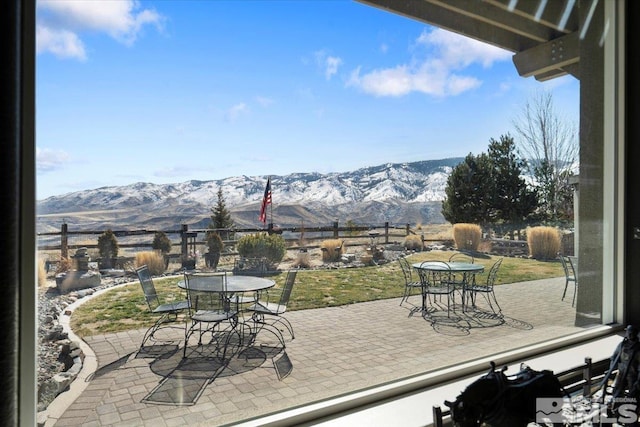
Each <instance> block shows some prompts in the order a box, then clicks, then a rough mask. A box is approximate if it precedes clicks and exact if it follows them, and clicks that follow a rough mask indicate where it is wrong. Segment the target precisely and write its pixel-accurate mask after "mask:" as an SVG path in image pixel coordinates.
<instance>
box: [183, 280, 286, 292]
mask: <svg viewBox="0 0 640 427" xmlns="http://www.w3.org/2000/svg"><path fill="white" fill-rule="evenodd" d="M226 277H227V289H226V292H229V293H240V292H258V291H262V290H265V289H269V288H272V287H274V286H275V284H276V282H275V280H272V279H266V278H264V277H255V276H226ZM178 287H180V288H181V289H187V285H186V283H185V282H184V280H181V281H179V282H178ZM189 289H191V290H192V291H198V292H220V291H221V290H220V289H218V288H217V287H215V286H213V285H210V284H209V283H207V282H206V281H203V280H199V281H197V282H196V283H195V284H193V285H191V286H189Z"/></svg>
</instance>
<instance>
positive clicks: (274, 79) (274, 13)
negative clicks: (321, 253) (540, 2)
mask: <svg viewBox="0 0 640 427" xmlns="http://www.w3.org/2000/svg"><path fill="white" fill-rule="evenodd" d="M36 43H37V58H36V146H37V197H38V199H44V198H46V197H49V196H52V195H59V194H64V193H68V192H72V191H78V190H86V189H90V188H97V187H103V186H111V185H126V184H132V183H135V182H152V183H157V184H162V183H173V182H183V181H188V180H191V179H197V180H212V179H221V178H226V177H230V176H239V175H248V176H254V175H285V174H289V173H294V172H321V173H327V172H342V171H349V170H354V169H358V168H361V167H366V166H374V165H379V164H383V163H388V162H392V163H397V162H411V161H417V160H430V159H441V158H447V157H457V156H465V155H467V154H468V153H470V152H471V153H474V154H478V153H480V152H483V151H486V148H487V145H488V142H489V139H490V138H495V139H497V138H499V136H500V135H502V134H506V133H511V134H512V135H514V131H513V125H512V121H513V119H515V117H516V115H517V114H518V112H519V111H521V109H522V107H523V106H524V104H525V103H526V102H527V101H531V100H532V98H533V97H534V95H535V94H536V93H537V92H539V91H541V90H545V91H551V92H552V93H553V97H554V98H553V99H554V105H555V107H556V109H557V110H558V111H559V112H560V113H561V114H563V115H564V116H566V117H567V118H569V119H571V120H574V121H576V120H577V117H578V100H579V98H578V96H579V95H578V93H579V84H578V81H577V80H576V79H574V78H573V77H562V78H559V79H555V80H552V81H550V82H547V83H544V84H543V83H540V82H537V81H535V80H533V79H532V78H527V79H525V78H522V77H519V76H518V74H517V72H516V69H515V67H514V65H513V63H512V60H511V56H512V54H511V53H510V52H506V51H502V50H499V49H496V48H494V47H491V46H489V45H486V44H482V43H479V42H476V41H473V40H471V39H468V38H465V37H461V36H459V35H456V34H453V33H450V32H447V31H444V30H441V29H437V28H434V27H430V26H428V25H425V24H424V23H421V22H418V21H415V20H411V19H408V18H405V17H402V16H399V15H395V14H391V13H389V12H385V11H382V10H379V9H376V8H373V7H370V6H367V5H363V4H361V3H357V2H355V1H350V0H315V1H313V0H304V1H302V0H300V1H269V0H263V1H204V0H202V1H185V0H180V1H171V0H162V1H137V2H134V1H125V0H114V1H101V2H97V1H91V0H87V1H83V0H72V1H65V0H50V1H44V0H39V1H38V3H37V29H36ZM514 136H515V135H514Z"/></svg>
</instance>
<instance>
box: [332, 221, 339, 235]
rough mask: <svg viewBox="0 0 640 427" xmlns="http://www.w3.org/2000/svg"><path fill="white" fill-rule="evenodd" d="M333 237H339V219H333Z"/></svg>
mask: <svg viewBox="0 0 640 427" xmlns="http://www.w3.org/2000/svg"><path fill="white" fill-rule="evenodd" d="M333 237H335V238H336V239H337V238H338V221H333Z"/></svg>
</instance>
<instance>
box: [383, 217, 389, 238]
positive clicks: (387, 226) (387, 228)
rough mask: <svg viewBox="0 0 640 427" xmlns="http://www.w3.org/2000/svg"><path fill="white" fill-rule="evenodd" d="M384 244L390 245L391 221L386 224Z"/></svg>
mask: <svg viewBox="0 0 640 427" xmlns="http://www.w3.org/2000/svg"><path fill="white" fill-rule="evenodd" d="M384 243H389V221H386V222H385V223H384Z"/></svg>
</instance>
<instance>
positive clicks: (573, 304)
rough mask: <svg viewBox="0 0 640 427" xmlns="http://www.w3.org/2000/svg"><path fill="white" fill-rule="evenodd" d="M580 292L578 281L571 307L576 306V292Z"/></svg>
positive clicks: (575, 285)
mask: <svg viewBox="0 0 640 427" xmlns="http://www.w3.org/2000/svg"><path fill="white" fill-rule="evenodd" d="M577 293H578V282H576V283H575V284H574V287H573V302H571V307H574V306H575V304H576V294H577Z"/></svg>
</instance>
